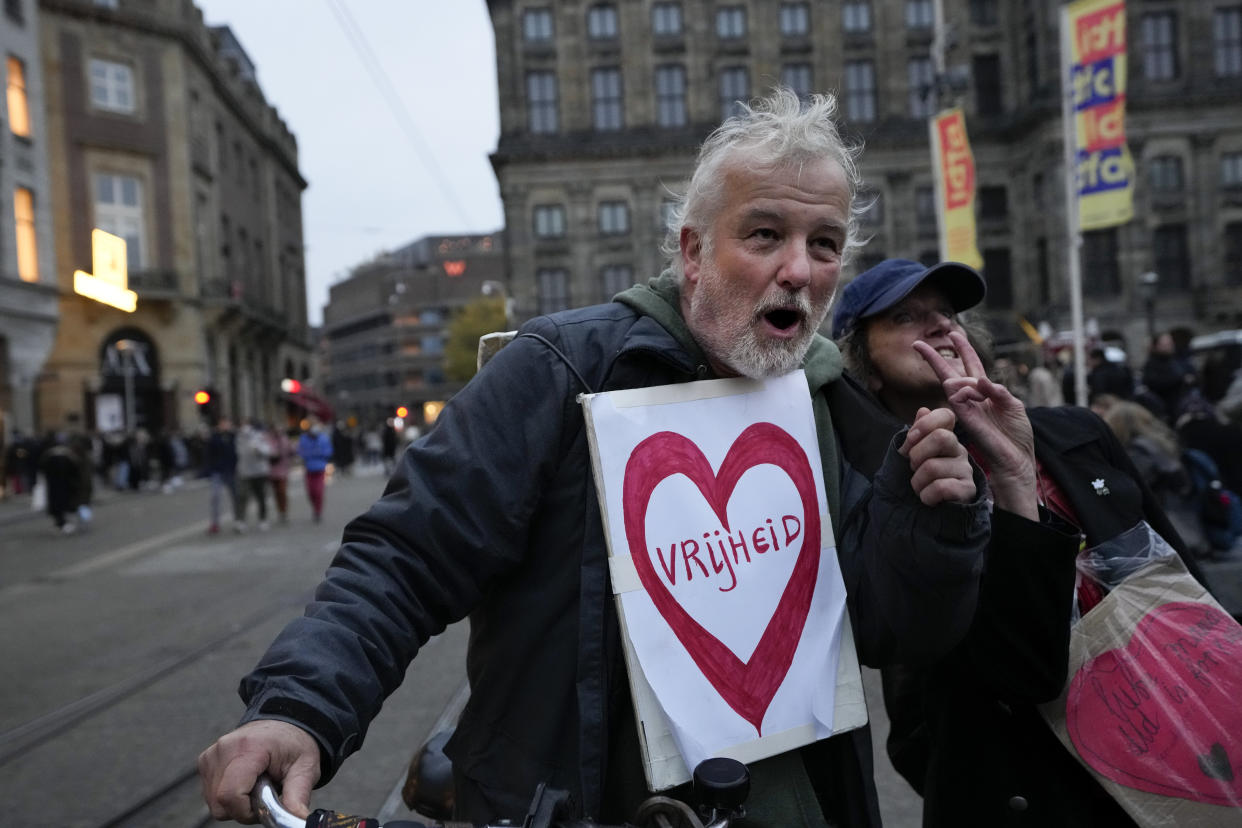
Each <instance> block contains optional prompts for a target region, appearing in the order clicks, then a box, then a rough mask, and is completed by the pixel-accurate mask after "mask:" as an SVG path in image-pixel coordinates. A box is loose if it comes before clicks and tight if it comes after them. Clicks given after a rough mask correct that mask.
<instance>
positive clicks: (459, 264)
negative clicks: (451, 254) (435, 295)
mask: <svg viewBox="0 0 1242 828" xmlns="http://www.w3.org/2000/svg"><path fill="white" fill-rule="evenodd" d="M444 272H445V273H447V274H448V275H450V276H460V275H461V274H463V273H465V272H466V261H465V259H453V260H451V261H447V262H445V263H444Z"/></svg>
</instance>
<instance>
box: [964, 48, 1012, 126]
mask: <svg viewBox="0 0 1242 828" xmlns="http://www.w3.org/2000/svg"><path fill="white" fill-rule="evenodd" d="M971 63H972V65H973V72H974V79H975V111H976V112H977V113H978V114H979V115H1000V114H1001V113H1003V112H1004V111H1005V104H1004V101H1003V98H1002V96H1001V65H1000V55H975V56H974V57H973V58H971Z"/></svg>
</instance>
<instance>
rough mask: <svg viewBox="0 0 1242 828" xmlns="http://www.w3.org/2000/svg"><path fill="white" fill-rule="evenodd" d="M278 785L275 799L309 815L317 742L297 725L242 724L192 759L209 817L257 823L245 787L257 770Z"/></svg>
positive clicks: (316, 768)
mask: <svg viewBox="0 0 1242 828" xmlns="http://www.w3.org/2000/svg"><path fill="white" fill-rule="evenodd" d="M262 773H266V774H268V775H269V776H270V777H272V779H273V780H275V781H277V782H279V783H281V797H280V798H281V802H282V803H283V804H284V806H285V807H286V808H287V809H288V810H289V811H290V812H291V813H294V814H297V815H298V816H299V817H302V818H305V817H306V816H307V814H309V813H310V793H311V788H313V787H314V785H315V783H316V782H317V781H319V744H318V743H317V742H316V741H315V739H314V738H313V737H312V736H311V735H310V734H309V733H307V732H306V731H305V730H302V729H301V728H300V727H297V726H295V725H291V724H288V723H286V722H279V721H274V720H270V719H260V720H258V721H253V722H248V723H246V724H244V725H242V726H241V727H239V728H237V729H236V730H234V731H233V732H232V733H227V734H225V735H224V736H221V737H220V738H219V739H217V740H216V742H215V744H213V745H212V746H211V747H209V748H207V749H206V750H204V751H203V752H202V753H201V754H199V757H198V775H199V777H200V778H201V779H202V781H203V799H204V800H205V801H206V802H207V806H208V807H209V808H211V815H212V817H214V818H215V819H218V820H225V819H235V820H237V821H238V822H241V823H244V824H247V825H253V824H254V823H255V822H257V821H258V818H257V816H256V815H255V813H254V809H253V808H252V807H251V805H250V791H251V790H252V789H253V788H254V786H255V782H256V781H257V780H258V778H259V774H262Z"/></svg>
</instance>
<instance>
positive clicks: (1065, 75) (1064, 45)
mask: <svg viewBox="0 0 1242 828" xmlns="http://www.w3.org/2000/svg"><path fill="white" fill-rule="evenodd" d="M1072 55H1073V44H1072V42H1071V33H1070V20H1069V7H1068V6H1062V7H1061V129H1062V132H1063V140H1064V144H1065V231H1066V238H1067V242H1068V243H1067V244H1066V245H1065V249H1066V257H1067V261H1066V266H1067V274H1068V275H1069V291H1070V320H1071V325H1072V329H1073V343H1074V401H1075V403H1077V404H1078V405H1086V404H1087V366H1086V358H1085V354H1084V347H1083V327H1084V326H1083V312H1082V264H1081V252H1082V231H1081V230H1080V229H1079V226H1078V130H1077V129H1076V128H1075V121H1074V79H1073V74H1072V72H1073V70H1072V66H1073V60H1072Z"/></svg>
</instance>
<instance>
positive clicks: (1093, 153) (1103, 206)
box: [1063, 0, 1134, 230]
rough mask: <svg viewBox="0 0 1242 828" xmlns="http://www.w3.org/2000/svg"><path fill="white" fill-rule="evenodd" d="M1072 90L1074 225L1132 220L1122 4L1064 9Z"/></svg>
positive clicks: (1112, 0) (1085, 2) (1100, 1)
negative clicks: (1074, 188) (1075, 206)
mask: <svg viewBox="0 0 1242 828" xmlns="http://www.w3.org/2000/svg"><path fill="white" fill-rule="evenodd" d="M1063 19H1064V21H1065V25H1066V26H1067V27H1068V30H1069V31H1068V38H1067V41H1068V43H1069V55H1067V59H1068V65H1067V66H1066V68H1065V74H1064V76H1065V77H1066V78H1068V79H1069V83H1070V84H1071V86H1072V89H1073V104H1074V105H1073V111H1074V133H1075V135H1076V140H1075V144H1074V147H1073V149H1074V154H1075V158H1076V164H1077V174H1076V180H1077V194H1078V226H1079V228H1080V229H1082V230H1097V229H1099V228H1102V227H1113V226H1115V225H1118V224H1125V223H1126V222H1127V221H1129V220H1130V219H1131V218H1133V217H1134V160H1133V159H1132V158H1131V157H1130V150H1129V148H1128V147H1127V146H1126V133H1125V125H1126V4H1125V2H1124V0H1078V2H1075V3H1070V4H1069V5H1067V6H1065V12H1064V18H1063Z"/></svg>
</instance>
